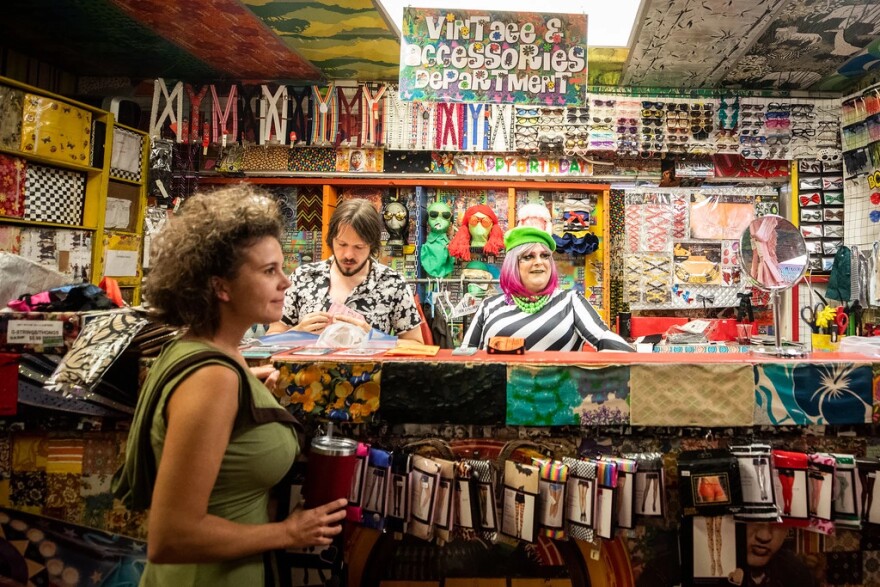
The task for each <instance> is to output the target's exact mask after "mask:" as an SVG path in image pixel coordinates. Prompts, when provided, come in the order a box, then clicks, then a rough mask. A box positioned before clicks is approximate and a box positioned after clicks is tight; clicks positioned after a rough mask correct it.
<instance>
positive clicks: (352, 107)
mask: <svg viewBox="0 0 880 587" xmlns="http://www.w3.org/2000/svg"><path fill="white" fill-rule="evenodd" d="M336 95H337V97H338V99H339V123H338V126H337V129H336V141H335V142H336V144H337V145H338V144H340V143H342V142H347V143H348V144H350V145H351V146H352V147H354V146H357V147H360V146H361V144H362V140H361V119H362V118H363V115H364V113H363V111H362V110H361V107H362V106H363V105H362V104H361V99H362V97H363V88H362V87H361V86H357V87H356V88H347V87H342V86H339V87H337V88H336ZM349 96H351V98H349Z"/></svg>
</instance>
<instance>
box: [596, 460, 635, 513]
mask: <svg viewBox="0 0 880 587" xmlns="http://www.w3.org/2000/svg"><path fill="white" fill-rule="evenodd" d="M602 460H606V461H612V462H614V463H615V464H617V485H616V486H615V488H614V501H615V504H614V523H615V524H616V525H617V526H618V527H620V528H628V529H630V528H634V527H635V495H636V493H635V485H636V471H637V469H638V463H636V461H635V460H633V459H627V458H617V457H602Z"/></svg>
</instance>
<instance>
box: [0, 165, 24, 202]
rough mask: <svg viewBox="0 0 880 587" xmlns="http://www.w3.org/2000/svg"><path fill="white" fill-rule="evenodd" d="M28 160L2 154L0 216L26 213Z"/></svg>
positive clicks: (0, 166) (0, 167)
mask: <svg viewBox="0 0 880 587" xmlns="http://www.w3.org/2000/svg"><path fill="white" fill-rule="evenodd" d="M25 173H27V162H26V161H25V160H24V159H20V158H18V157H10V156H8V155H2V154H0V216H14V217H16V218H21V217H22V216H23V215H24V183H25V182H24V179H25Z"/></svg>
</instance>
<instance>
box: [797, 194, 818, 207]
mask: <svg viewBox="0 0 880 587" xmlns="http://www.w3.org/2000/svg"><path fill="white" fill-rule="evenodd" d="M800 200H801V206H812V205H818V204H819V203H820V202H821V201H822V196H820V195H819V193H818V192H816V193H814V194H809V195H802V196H801V197H800Z"/></svg>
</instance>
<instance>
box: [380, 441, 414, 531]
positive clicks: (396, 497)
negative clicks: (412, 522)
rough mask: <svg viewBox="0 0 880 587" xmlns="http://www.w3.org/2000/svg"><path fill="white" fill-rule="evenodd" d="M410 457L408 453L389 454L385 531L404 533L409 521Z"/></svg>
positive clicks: (396, 452)
mask: <svg viewBox="0 0 880 587" xmlns="http://www.w3.org/2000/svg"><path fill="white" fill-rule="evenodd" d="M411 463H412V455H411V454H410V453H408V452H402V451H395V452H393V453H391V476H390V477H389V479H390V481H389V485H388V509H387V510H386V520H385V530H386V531H387V532H404V531H405V530H406V524H407V520H409V513H410V509H411V505H410V490H409V477H410V470H411Z"/></svg>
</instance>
